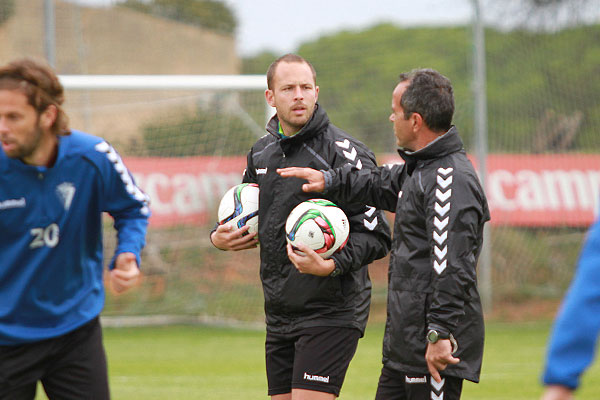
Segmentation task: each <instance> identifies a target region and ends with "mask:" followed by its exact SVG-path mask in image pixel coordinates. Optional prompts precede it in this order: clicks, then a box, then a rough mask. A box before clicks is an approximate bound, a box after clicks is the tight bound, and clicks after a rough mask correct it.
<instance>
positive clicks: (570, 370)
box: [542, 219, 600, 400]
mask: <svg viewBox="0 0 600 400" xmlns="http://www.w3.org/2000/svg"><path fill="white" fill-rule="evenodd" d="M599 334H600V219H597V220H596V222H595V223H594V225H593V226H592V227H591V228H590V230H589V231H588V234H587V238H586V241H585V244H584V246H583V249H582V251H581V254H580V256H579V263H578V265H577V271H576V272H575V276H574V278H573V282H572V283H571V287H570V288H569V291H568V292H567V295H566V296H565V298H564V300H563V303H562V306H561V309H560V312H559V314H558V316H557V317H556V321H555V322H554V328H553V331H552V335H551V337H550V343H549V345H548V353H547V355H546V366H545V368H544V374H543V378H542V379H543V383H544V385H546V390H545V391H544V394H543V395H542V400H570V399H573V395H574V392H575V390H576V389H577V388H578V387H579V384H580V379H581V376H582V375H583V373H584V371H585V370H586V369H587V368H588V367H589V365H590V364H591V362H592V361H593V360H594V353H595V352H596V346H597V343H598V337H599Z"/></svg>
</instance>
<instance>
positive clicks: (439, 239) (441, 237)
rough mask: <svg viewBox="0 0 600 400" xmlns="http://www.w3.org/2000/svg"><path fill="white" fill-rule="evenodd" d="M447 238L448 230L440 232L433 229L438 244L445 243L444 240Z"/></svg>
mask: <svg viewBox="0 0 600 400" xmlns="http://www.w3.org/2000/svg"><path fill="white" fill-rule="evenodd" d="M447 238H448V231H444V232H442V234H439V233H437V232H436V231H433V240H435V242H436V243H437V244H439V245H440V246H441V245H442V244H444V242H445V241H446V239H447Z"/></svg>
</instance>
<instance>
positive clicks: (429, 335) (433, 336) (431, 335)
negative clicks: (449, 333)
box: [427, 329, 438, 343]
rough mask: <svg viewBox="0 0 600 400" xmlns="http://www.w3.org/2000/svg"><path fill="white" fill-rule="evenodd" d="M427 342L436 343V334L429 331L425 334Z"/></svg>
mask: <svg viewBox="0 0 600 400" xmlns="http://www.w3.org/2000/svg"><path fill="white" fill-rule="evenodd" d="M427 340H428V341H429V343H436V342H437V341H438V333H437V332H436V331H434V330H433V329H431V330H430V331H429V332H427Z"/></svg>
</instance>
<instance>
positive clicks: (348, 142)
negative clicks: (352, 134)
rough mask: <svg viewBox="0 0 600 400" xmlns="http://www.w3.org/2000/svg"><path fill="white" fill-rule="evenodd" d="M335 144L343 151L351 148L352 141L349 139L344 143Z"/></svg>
mask: <svg viewBox="0 0 600 400" xmlns="http://www.w3.org/2000/svg"><path fill="white" fill-rule="evenodd" d="M335 144H336V145H337V146H338V147H341V148H342V149H347V148H348V147H350V141H349V140H348V139H344V141H343V142H335Z"/></svg>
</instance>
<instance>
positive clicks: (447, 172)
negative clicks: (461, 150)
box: [438, 167, 454, 176]
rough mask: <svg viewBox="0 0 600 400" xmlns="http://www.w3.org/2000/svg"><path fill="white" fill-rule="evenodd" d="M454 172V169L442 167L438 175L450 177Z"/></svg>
mask: <svg viewBox="0 0 600 400" xmlns="http://www.w3.org/2000/svg"><path fill="white" fill-rule="evenodd" d="M452 171H454V168H452V167H449V168H442V167H440V168H438V173H439V174H441V175H444V176H446V175H448V174H449V173H450V172H452Z"/></svg>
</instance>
